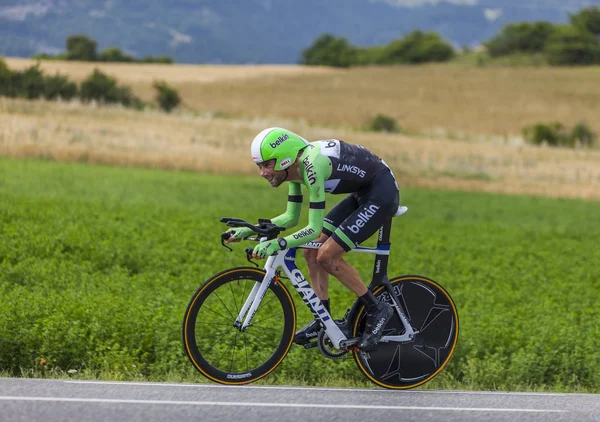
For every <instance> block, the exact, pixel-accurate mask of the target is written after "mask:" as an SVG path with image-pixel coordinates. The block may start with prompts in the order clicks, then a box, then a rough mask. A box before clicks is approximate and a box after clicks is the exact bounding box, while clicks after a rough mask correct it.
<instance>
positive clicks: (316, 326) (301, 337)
mask: <svg viewBox="0 0 600 422" xmlns="http://www.w3.org/2000/svg"><path fill="white" fill-rule="evenodd" d="M319 331H321V321H319V320H318V319H313V320H312V321H311V322H310V323H309V324H308V325H306V326H305V327H304V328H302V329H301V330H300V331H298V332H296V334H294V343H296V344H306V343H309V342H310V341H311V340H312V339H316V338H317V336H318V335H319Z"/></svg>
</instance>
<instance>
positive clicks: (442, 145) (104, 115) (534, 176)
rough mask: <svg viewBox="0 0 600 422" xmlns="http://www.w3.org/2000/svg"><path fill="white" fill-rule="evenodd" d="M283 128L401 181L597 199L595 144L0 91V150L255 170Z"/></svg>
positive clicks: (599, 179) (599, 181) (599, 160)
mask: <svg viewBox="0 0 600 422" xmlns="http://www.w3.org/2000/svg"><path fill="white" fill-rule="evenodd" d="M274 125H281V126H285V127H289V128H290V129H292V130H295V131H297V132H299V133H301V134H303V135H304V136H305V137H307V138H308V139H311V140H315V139H319V138H328V137H339V138H341V139H346V140H348V141H350V142H355V143H360V144H362V145H364V146H366V147H368V148H370V149H372V150H374V151H375V152H377V153H378V154H380V155H381V156H383V157H384V158H385V160H386V162H388V164H389V165H390V166H391V167H392V168H393V169H394V170H395V173H396V175H397V178H398V179H399V183H400V184H401V185H402V186H427V187H435V188H450V189H468V190H483V191H490V192H507V193H525V194H534V195H544V196H557V197H570V198H586V199H600V150H567V149H554V148H544V147H542V148H539V147H531V146H526V145H516V144H510V143H504V142H498V143H494V142H464V141H457V140H448V139H440V138H427V137H423V136H420V137H410V136H404V135H388V134H385V135H384V134H373V133H367V132H360V131H352V130H349V129H336V130H332V129H330V128H325V127H317V126H313V125H308V124H306V123H304V122H302V121H300V120H292V119H289V120H287V119H278V118H264V119H263V118H248V119H247V118H237V119H232V118H218V117H214V116H211V115H209V114H205V115H197V114H192V113H187V112H179V113H175V114H172V115H167V114H164V113H159V112H136V111H133V110H127V109H123V108H120V107H95V106H91V105H82V104H78V103H75V102H73V103H51V102H44V101H25V100H9V99H6V98H0V156H16V157H46V158H52V159H57V160H62V161H80V162H89V163H106V164H114V165H125V166H128V165H129V166H146V167H156V168H164V169H189V170H195V171H202V172H207V171H208V172H227V173H239V174H253V175H258V174H257V171H256V168H255V166H254V164H253V163H252V162H251V160H250V159H249V152H248V149H249V143H250V141H251V140H252V139H253V137H254V136H255V135H256V134H257V133H258V132H259V131H260V130H262V129H263V128H265V127H269V126H274Z"/></svg>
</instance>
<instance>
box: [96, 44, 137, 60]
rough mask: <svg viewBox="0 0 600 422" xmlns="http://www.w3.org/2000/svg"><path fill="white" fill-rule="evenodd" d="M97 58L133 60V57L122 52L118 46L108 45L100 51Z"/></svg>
mask: <svg viewBox="0 0 600 422" xmlns="http://www.w3.org/2000/svg"><path fill="white" fill-rule="evenodd" d="M98 60H99V61H101V62H133V61H134V58H133V57H131V56H128V55H127V54H124V53H123V52H122V51H121V49H120V48H117V47H108V48H106V49H105V50H104V51H102V52H101V53H100V55H99V56H98Z"/></svg>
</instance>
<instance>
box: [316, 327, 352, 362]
mask: <svg viewBox="0 0 600 422" xmlns="http://www.w3.org/2000/svg"><path fill="white" fill-rule="evenodd" d="M317 347H318V348H319V351H320V352H321V354H322V355H323V356H325V357H326V358H328V359H344V355H345V354H346V353H348V350H342V349H337V348H336V347H335V346H334V345H333V343H332V342H331V340H329V337H327V334H325V330H320V331H319V335H318V337H317Z"/></svg>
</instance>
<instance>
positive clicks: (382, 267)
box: [369, 217, 392, 289]
mask: <svg viewBox="0 0 600 422" xmlns="http://www.w3.org/2000/svg"><path fill="white" fill-rule="evenodd" d="M391 231H392V217H390V218H388V219H387V220H386V221H385V223H383V225H382V226H381V227H380V228H379V237H378V240H377V247H378V248H382V249H388V250H389V249H390V245H391V243H390V232H391ZM388 260H389V255H383V254H381V255H380V254H377V255H375V263H374V265H373V277H372V278H371V283H370V284H369V289H372V288H374V287H375V286H378V285H380V284H386V283H389V281H388V279H387V265H388Z"/></svg>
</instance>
